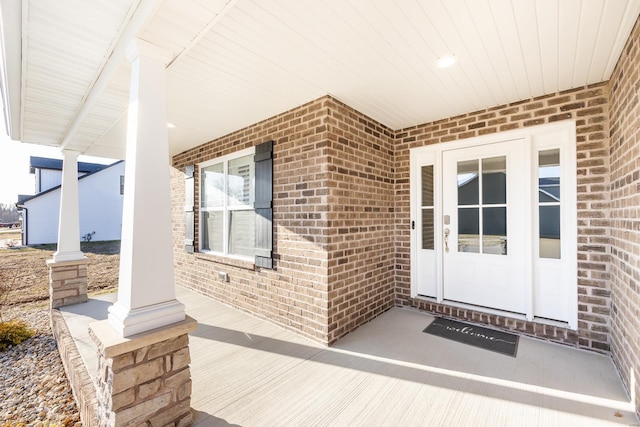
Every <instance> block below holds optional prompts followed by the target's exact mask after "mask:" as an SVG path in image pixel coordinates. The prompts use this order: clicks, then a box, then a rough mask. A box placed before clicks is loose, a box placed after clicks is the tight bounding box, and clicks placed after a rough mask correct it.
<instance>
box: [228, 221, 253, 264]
mask: <svg viewBox="0 0 640 427" xmlns="http://www.w3.org/2000/svg"><path fill="white" fill-rule="evenodd" d="M255 229H256V213H255V211H253V210H250V211H231V212H229V254H231V255H244V256H249V257H252V256H254V255H255V246H256V233H255Z"/></svg>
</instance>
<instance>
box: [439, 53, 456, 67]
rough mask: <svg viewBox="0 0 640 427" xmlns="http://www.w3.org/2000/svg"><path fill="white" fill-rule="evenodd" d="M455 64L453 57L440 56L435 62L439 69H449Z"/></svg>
mask: <svg viewBox="0 0 640 427" xmlns="http://www.w3.org/2000/svg"><path fill="white" fill-rule="evenodd" d="M455 63H456V56H455V55H445V56H441V57H440V58H438V62H437V64H438V67H439V68H449V67H451V66H452V65H453V64H455Z"/></svg>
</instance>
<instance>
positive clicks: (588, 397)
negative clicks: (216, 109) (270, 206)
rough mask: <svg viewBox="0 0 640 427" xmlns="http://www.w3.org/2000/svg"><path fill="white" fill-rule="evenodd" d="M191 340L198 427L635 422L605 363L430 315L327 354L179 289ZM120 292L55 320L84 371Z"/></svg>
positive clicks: (91, 366) (361, 332)
mask: <svg viewBox="0 0 640 427" xmlns="http://www.w3.org/2000/svg"><path fill="white" fill-rule="evenodd" d="M177 298H178V299H179V300H180V301H182V302H183V303H184V304H185V305H186V307H187V314H189V315H190V316H191V317H193V318H195V319H196V320H197V321H198V323H199V325H198V328H197V330H196V331H194V332H193V333H192V334H191V336H190V348H191V359H192V363H191V374H192V380H193V394H192V400H191V407H192V410H193V411H194V425H195V426H199V427H204V426H225V425H239V426H311V425H313V426H609V425H627V426H628V425H638V420H637V418H636V415H635V411H634V408H633V405H632V404H631V403H630V400H629V396H628V395H627V393H626V391H625V389H624V387H623V385H622V382H621V381H620V378H619V376H618V373H617V371H616V369H615V367H614V365H613V363H612V361H611V359H610V358H609V357H607V356H604V355H600V354H596V353H592V352H588V351H582V350H576V349H573V348H569V347H564V346H560V345H556V344H549V343H546V342H542V341H539V340H534V339H529V338H526V337H521V338H520V344H519V348H518V355H517V357H516V358H513V357H509V356H503V355H500V354H497V353H493V352H490V351H486V350H482V349H478V348H475V347H471V346H467V345H463V344H459V343H456V342H453V341H449V340H445V339H443V338H439V337H435V336H432V335H427V334H425V333H423V332H422V330H423V329H424V328H425V327H426V326H427V325H428V324H429V323H430V322H431V321H432V320H433V317H432V316H430V315H427V314H424V313H420V312H417V311H413V310H407V309H401V308H394V309H392V310H390V311H388V312H386V313H384V314H383V315H382V316H380V317H378V318H377V319H375V320H373V321H372V322H370V323H368V324H366V325H364V326H362V327H360V328H359V329H357V330H356V331H354V332H352V333H350V334H349V335H347V336H346V337H344V338H343V339H341V340H340V341H338V342H337V343H336V344H335V345H334V346H332V347H330V348H327V347H324V346H322V345H319V344H316V343H314V342H312V341H309V340H307V339H305V338H303V337H300V336H297V335H296V334H294V333H291V332H289V331H286V330H284V329H282V328H280V327H278V326H275V325H273V324H271V323H269V322H266V321H264V320H260V319H257V318H254V317H252V316H250V315H247V314H246V313H243V312H240V311H237V310H234V309H232V308H229V307H227V306H225V305H223V304H220V303H218V302H216V301H214V300H212V299H210V298H207V297H205V296H202V295H199V294H196V293H194V292H191V291H189V290H186V289H183V288H177ZM114 299H115V294H109V295H101V296H98V297H94V298H91V299H90V300H89V302H87V303H85V304H78V305H75V306H69V307H64V308H62V309H61V312H62V314H63V316H64V319H65V321H66V323H67V326H68V328H69V331H70V333H71V335H72V336H73V338H74V341H75V343H76V345H77V347H78V350H79V352H80V354H81V356H82V358H83V360H84V361H85V364H86V365H87V368H88V370H89V372H90V373H91V374H92V375H93V373H94V372H96V364H97V362H96V356H95V347H94V344H93V342H92V340H91V338H90V337H89V335H88V332H87V324H88V323H89V322H92V321H94V320H100V319H104V318H106V315H107V307H108V306H109V305H110V304H111V302H112V301H113V300H114Z"/></svg>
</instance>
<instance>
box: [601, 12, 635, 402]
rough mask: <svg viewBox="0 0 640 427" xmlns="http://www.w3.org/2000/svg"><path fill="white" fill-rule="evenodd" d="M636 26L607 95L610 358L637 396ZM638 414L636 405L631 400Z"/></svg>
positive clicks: (612, 78) (617, 66)
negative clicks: (609, 203)
mask: <svg viewBox="0 0 640 427" xmlns="http://www.w3.org/2000/svg"><path fill="white" fill-rule="evenodd" d="M639 43H640V23H638V22H637V23H636V26H635V28H634V30H633V32H632V34H631V36H630V37H629V40H628V41H627V45H626V46H625V48H624V50H623V52H622V55H621V57H620V60H619V61H618V64H617V65H616V68H615V70H614V73H613V75H612V76H611V80H610V82H609V85H610V91H611V102H610V115H611V122H610V123H611V126H610V127H611V131H610V138H611V143H610V149H609V150H610V163H611V166H610V167H611V183H610V194H611V283H612V302H613V306H612V313H611V317H612V324H613V325H612V331H611V337H612V354H613V359H614V362H615V363H616V365H617V366H618V369H619V370H620V373H621V376H622V378H623V380H624V382H625V383H626V385H627V387H631V386H632V385H633V386H634V387H635V390H630V391H631V392H632V394H635V395H636V396H638V395H640V382H639V381H638V378H640V376H639V374H640V341H638V337H640V317H639V316H638V313H640V289H638V286H640V131H639V123H640V122H639V120H640V104H638V86H639V85H640V76H639V74H638V73H639V71H640V47H639V45H638V44H639ZM636 410H637V411H639V412H640V402H638V401H636Z"/></svg>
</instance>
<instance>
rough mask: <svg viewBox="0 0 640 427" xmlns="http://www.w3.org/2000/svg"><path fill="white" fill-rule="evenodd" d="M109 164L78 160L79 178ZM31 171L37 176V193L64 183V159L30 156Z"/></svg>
mask: <svg viewBox="0 0 640 427" xmlns="http://www.w3.org/2000/svg"><path fill="white" fill-rule="evenodd" d="M106 167H107V165H101V164H98V163H86V162H78V178H80V177H81V176H84V175H86V174H89V173H94V172H98V171H99V170H102V169H104V168H106ZM29 171H30V173H31V174H34V175H35V178H36V194H38V193H42V192H43V191H47V190H48V189H50V188H53V187H57V186H59V185H60V184H61V183H62V160H61V159H49V158H47V157H35V156H31V157H30V158H29Z"/></svg>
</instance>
